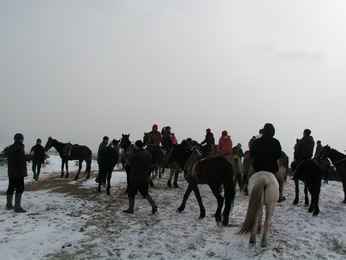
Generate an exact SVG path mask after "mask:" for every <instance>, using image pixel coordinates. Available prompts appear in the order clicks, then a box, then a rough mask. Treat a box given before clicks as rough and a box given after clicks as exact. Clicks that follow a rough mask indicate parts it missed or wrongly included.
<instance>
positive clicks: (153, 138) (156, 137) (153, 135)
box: [148, 124, 162, 146]
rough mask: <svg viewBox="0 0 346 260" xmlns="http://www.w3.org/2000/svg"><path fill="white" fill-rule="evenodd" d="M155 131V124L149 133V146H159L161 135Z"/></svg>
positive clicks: (156, 127)
mask: <svg viewBox="0 0 346 260" xmlns="http://www.w3.org/2000/svg"><path fill="white" fill-rule="evenodd" d="M157 129H158V126H157V124H154V125H153V127H152V131H151V132H149V143H148V144H149V145H156V146H160V142H161V138H162V135H161V133H160V132H159V131H157Z"/></svg>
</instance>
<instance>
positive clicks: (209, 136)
mask: <svg viewBox="0 0 346 260" xmlns="http://www.w3.org/2000/svg"><path fill="white" fill-rule="evenodd" d="M205 132H206V134H205V138H204V140H203V142H201V145H204V144H205V147H204V148H203V149H202V151H203V153H205V154H206V155H207V154H209V153H210V152H211V148H212V147H213V146H214V145H215V138H214V134H213V133H212V132H211V130H210V128H208V129H207V130H205Z"/></svg>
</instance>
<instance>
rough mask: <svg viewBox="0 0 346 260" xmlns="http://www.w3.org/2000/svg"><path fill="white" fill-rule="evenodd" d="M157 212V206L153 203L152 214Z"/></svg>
mask: <svg viewBox="0 0 346 260" xmlns="http://www.w3.org/2000/svg"><path fill="white" fill-rule="evenodd" d="M156 212H157V206H156V205H155V206H154V207H153V209H152V211H151V213H152V214H155V213H156Z"/></svg>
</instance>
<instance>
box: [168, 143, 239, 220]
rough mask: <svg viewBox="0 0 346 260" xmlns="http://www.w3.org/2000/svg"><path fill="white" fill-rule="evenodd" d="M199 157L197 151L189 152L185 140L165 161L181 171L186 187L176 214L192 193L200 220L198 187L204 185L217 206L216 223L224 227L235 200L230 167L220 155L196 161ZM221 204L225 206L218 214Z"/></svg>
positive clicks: (203, 210)
mask: <svg viewBox="0 0 346 260" xmlns="http://www.w3.org/2000/svg"><path fill="white" fill-rule="evenodd" d="M200 156H201V153H200V152H199V151H198V150H193V151H192V150H191V149H190V146H189V144H188V143H187V142H186V141H185V140H184V141H183V142H182V143H181V144H179V145H176V146H174V147H173V149H172V153H171V156H170V158H169V160H170V161H171V162H172V161H176V162H177V163H178V164H179V166H180V167H181V168H182V169H184V177H185V179H186V181H187V182H188V184H189V186H188V188H187V190H186V192H185V194H184V198H183V201H182V203H181V205H180V207H179V208H178V211H179V212H182V211H183V210H184V209H185V205H186V201H187V200H188V198H189V196H190V194H191V192H192V191H193V192H194V193H195V195H196V198H197V201H198V204H199V207H200V215H199V217H200V218H204V217H205V208H204V206H203V203H202V197H201V195H200V192H199V188H198V184H208V185H209V187H210V188H211V190H212V192H213V194H214V196H215V197H216V199H217V205H218V206H217V210H216V212H215V220H216V222H217V223H219V222H221V221H222V224H223V225H224V226H226V225H228V222H229V213H230V210H231V208H232V205H233V201H234V197H235V189H234V182H233V176H234V170H233V166H232V164H230V163H229V162H228V161H227V159H226V158H224V157H223V156H215V157H211V158H208V159H204V160H199V158H200ZM221 185H223V188H224V196H225V198H223V197H222V195H221V193H220V187H221ZM224 202H225V207H224V210H223V213H222V214H221V211H222V208H223V204H224ZM222 217H223V218H222Z"/></svg>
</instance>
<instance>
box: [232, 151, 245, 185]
mask: <svg viewBox="0 0 346 260" xmlns="http://www.w3.org/2000/svg"><path fill="white" fill-rule="evenodd" d="M233 168H234V174H235V178H236V183H235V185H236V184H237V182H238V185H239V189H240V190H244V183H243V176H242V166H241V161H240V158H239V157H238V156H234V157H233Z"/></svg>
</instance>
